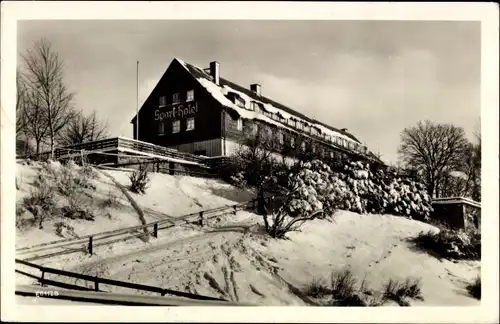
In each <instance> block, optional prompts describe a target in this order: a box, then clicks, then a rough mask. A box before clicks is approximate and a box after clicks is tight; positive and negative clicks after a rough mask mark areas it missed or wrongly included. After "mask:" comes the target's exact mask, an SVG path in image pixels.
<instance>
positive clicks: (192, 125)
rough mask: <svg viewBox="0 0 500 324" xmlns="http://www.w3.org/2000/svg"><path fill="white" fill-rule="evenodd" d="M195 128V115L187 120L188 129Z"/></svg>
mask: <svg viewBox="0 0 500 324" xmlns="http://www.w3.org/2000/svg"><path fill="white" fill-rule="evenodd" d="M193 129H194V117H189V118H188V119H187V122H186V130H187V131H190V130H193Z"/></svg>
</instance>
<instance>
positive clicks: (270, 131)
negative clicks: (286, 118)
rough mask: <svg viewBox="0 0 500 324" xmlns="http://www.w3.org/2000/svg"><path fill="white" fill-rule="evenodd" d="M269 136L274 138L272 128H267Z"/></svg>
mask: <svg viewBox="0 0 500 324" xmlns="http://www.w3.org/2000/svg"><path fill="white" fill-rule="evenodd" d="M267 138H269V139H270V138H273V130H272V129H271V128H268V129H267Z"/></svg>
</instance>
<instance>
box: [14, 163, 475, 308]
mask: <svg viewBox="0 0 500 324" xmlns="http://www.w3.org/2000/svg"><path fill="white" fill-rule="evenodd" d="M54 167H55V168H59V167H60V165H55V166H54ZM41 168H42V167H41V166H40V164H37V163H35V164H33V165H24V164H22V163H20V164H18V170H17V176H18V178H19V179H20V180H19V188H20V189H19V190H18V195H17V200H18V202H20V201H21V200H22V198H23V197H25V196H26V195H28V194H29V190H30V188H32V182H33V181H34V179H35V178H36V175H37V172H40V170H41ZM106 172H108V174H110V175H112V176H113V177H114V178H115V179H116V180H117V181H118V182H120V183H121V184H123V185H127V183H128V177H127V172H126V171H117V170H115V171H106ZM150 178H151V182H150V186H149V189H148V191H147V193H146V195H135V194H132V195H133V197H134V199H135V200H136V201H137V202H138V204H139V205H140V206H141V208H143V209H144V211H145V217H146V218H147V221H152V220H156V219H159V218H163V217H173V218H175V217H178V216H181V215H183V214H186V213H190V212H195V211H199V210H203V209H207V208H213V207H217V206H222V205H228V204H234V203H236V202H239V201H245V200H249V199H251V198H252V197H253V195H252V194H251V193H249V192H246V191H243V190H238V189H236V188H234V187H232V186H230V185H228V184H225V183H223V182H220V181H216V180H208V179H197V178H191V177H179V176H170V175H165V174H151V175H150ZM92 181H93V183H94V184H95V190H93V197H94V198H93V199H92V202H93V203H94V204H96V206H95V207H96V209H97V210H102V211H104V210H105V211H106V213H104V212H103V213H102V214H103V215H104V214H109V215H111V217H107V216H103V215H101V216H100V217H99V216H98V217H96V219H95V220H94V221H85V220H67V222H69V223H70V224H71V225H72V226H73V228H74V232H75V234H77V235H83V234H84V233H95V232H102V231H107V230H111V229H114V228H120V227H125V226H130V225H137V224H140V221H139V219H138V216H137V214H136V213H135V211H134V210H133V209H132V208H131V207H130V205H129V203H128V201H127V200H126V199H125V198H124V197H123V194H122V193H121V191H120V190H119V189H118V188H116V186H114V185H113V183H112V182H111V180H109V178H107V177H105V176H103V175H99V176H97V177H96V178H95V179H94V180H92ZM110 192H111V193H113V195H116V197H117V199H118V201H119V204H117V205H113V206H111V207H106V208H105V209H102V208H100V207H99V206H100V205H99V204H100V203H101V202H102V200H104V199H106V197H107V196H109V195H110ZM334 220H335V221H333V222H332V221H328V220H314V221H312V222H309V223H307V224H305V225H304V226H303V227H302V230H301V231H300V232H292V233H289V235H288V238H289V239H288V240H275V239H271V238H269V237H268V236H267V235H266V234H265V233H264V231H263V228H262V220H261V218H260V217H259V216H257V215H255V214H253V213H251V212H248V211H239V212H238V213H237V214H236V215H227V216H224V217H221V218H219V219H218V220H213V221H210V222H209V224H208V226H205V227H203V228H201V227H198V226H196V225H192V224H185V225H181V226H177V227H174V228H170V229H167V230H164V231H161V232H160V233H159V238H158V239H156V240H150V241H149V242H147V243H144V242H143V241H140V240H130V241H126V242H119V243H116V244H113V245H110V246H103V247H99V248H97V249H96V250H95V254H94V255H93V256H89V255H86V254H83V253H76V254H70V255H64V256H59V257H55V258H51V259H44V260H40V261H37V263H40V264H44V265H47V266H51V267H56V268H60V269H65V270H71V271H75V272H79V273H85V274H91V275H99V276H102V277H106V278H113V279H116V280H123V281H131V282H137V283H141V284H147V285H153V286H161V287H164V288H170V289H175V290H181V291H187V292H192V293H197V294H202V295H209V296H215V297H220V298H224V299H228V300H232V301H240V302H246V303H253V304H257V305H308V304H314V301H313V300H311V299H308V298H307V297H304V296H303V295H302V294H301V293H300V291H303V290H304V288H305V287H307V286H309V285H311V283H312V282H313V281H315V280H322V281H324V282H326V281H328V280H329V278H330V275H331V272H332V271H337V270H342V269H345V268H346V267H347V268H350V269H351V271H352V272H353V274H354V275H355V276H356V277H358V278H359V280H363V278H365V279H366V283H367V286H368V287H369V288H371V289H372V290H374V291H376V292H381V291H382V290H383V285H384V284H385V283H386V282H387V281H388V280H389V279H400V280H404V279H405V278H407V277H414V278H420V279H421V289H422V297H423V300H412V301H411V305H429V306H430V305H436V306H446V305H464V306H465V305H478V304H479V301H478V300H476V299H473V298H472V297H470V296H468V295H467V293H466V290H465V286H466V285H467V284H468V283H469V282H471V281H472V280H473V279H474V277H475V276H476V275H477V274H478V273H479V271H480V262H471V261H460V262H451V261H446V260H441V261H440V260H438V259H436V258H435V257H433V256H430V255H429V254H427V253H424V252H420V251H417V250H415V249H414V248H413V247H412V245H411V243H409V242H408V238H411V237H414V236H416V235H417V234H418V233H419V232H420V231H428V230H433V231H438V229H437V228H434V227H433V226H431V225H428V224H425V223H422V222H419V221H415V220H410V219H407V218H404V217H397V216H392V215H372V214H365V215H360V214H357V213H353V212H346V211H338V212H337V213H336V214H335V217H334ZM55 221H56V219H54V220H50V221H47V223H46V225H44V228H43V229H37V228H32V229H30V230H25V231H18V233H17V244H18V245H19V246H26V245H33V244H35V243H40V242H46V241H53V240H55V239H58V238H60V237H58V236H57V235H56V234H55V233H54V228H53V224H54V222H55ZM57 280H65V279H63V278H57ZM29 282H30V279H26V278H22V277H18V283H29ZM89 285H92V283H90V284H89ZM106 289H109V290H112V291H115V292H124V293H130V292H131V291H130V290H127V289H120V288H116V287H106ZM387 305H391V303H389V304H387Z"/></svg>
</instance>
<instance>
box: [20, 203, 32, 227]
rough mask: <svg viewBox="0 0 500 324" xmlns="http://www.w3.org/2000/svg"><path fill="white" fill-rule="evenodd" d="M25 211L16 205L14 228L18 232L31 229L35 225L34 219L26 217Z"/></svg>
mask: <svg viewBox="0 0 500 324" xmlns="http://www.w3.org/2000/svg"><path fill="white" fill-rule="evenodd" d="M26 214H27V210H26V208H25V207H23V206H22V205H21V204H16V228H17V229H18V230H20V231H24V230H26V229H29V228H31V227H33V225H34V224H35V219H34V218H33V215H29V216H31V217H26Z"/></svg>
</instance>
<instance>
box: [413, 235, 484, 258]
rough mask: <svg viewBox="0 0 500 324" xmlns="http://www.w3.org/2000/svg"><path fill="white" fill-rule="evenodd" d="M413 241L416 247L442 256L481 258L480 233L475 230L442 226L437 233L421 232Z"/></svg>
mask: <svg viewBox="0 0 500 324" xmlns="http://www.w3.org/2000/svg"><path fill="white" fill-rule="evenodd" d="M413 242H414V243H415V244H416V246H417V247H418V248H420V249H422V250H426V251H433V252H434V253H436V254H438V255H439V256H441V257H443V258H451V259H469V260H478V259H481V233H480V232H477V231H464V230H455V229H447V228H443V229H441V230H440V231H439V232H438V233H433V232H427V233H425V232H421V233H419V235H418V236H417V237H415V238H414V239H413Z"/></svg>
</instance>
